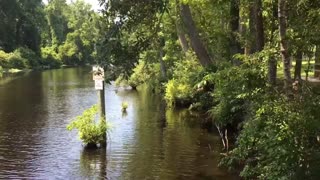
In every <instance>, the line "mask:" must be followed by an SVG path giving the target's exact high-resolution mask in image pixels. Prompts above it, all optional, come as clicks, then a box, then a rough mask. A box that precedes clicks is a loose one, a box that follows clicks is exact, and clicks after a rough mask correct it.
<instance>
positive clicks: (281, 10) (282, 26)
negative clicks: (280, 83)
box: [278, 0, 292, 90]
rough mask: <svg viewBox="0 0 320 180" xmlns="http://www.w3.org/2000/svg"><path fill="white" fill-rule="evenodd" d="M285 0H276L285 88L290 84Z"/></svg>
mask: <svg viewBox="0 0 320 180" xmlns="http://www.w3.org/2000/svg"><path fill="white" fill-rule="evenodd" d="M286 12H287V1H286V0H279V1H278V17H279V35H280V47H281V49H280V52H281V57H282V62H283V71H284V79H285V80H284V85H285V88H286V89H287V90H289V88H290V86H291V81H292V80H291V72H290V66H291V61H290V56H289V53H288V45H287V43H288V42H287V22H286V21H287V15H286V14H287V13H286Z"/></svg>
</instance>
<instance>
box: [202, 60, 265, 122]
mask: <svg viewBox="0 0 320 180" xmlns="http://www.w3.org/2000/svg"><path fill="white" fill-rule="evenodd" d="M256 61H257V60H256ZM260 65H261V64H260ZM260 65H259V64H257V63H255V61H254V62H245V63H243V64H242V65H240V66H231V67H229V68H225V69H224V70H221V71H218V72H217V73H215V74H209V75H207V76H206V77H205V79H210V80H211V81H212V80H213V81H214V85H215V90H214V100H215V101H216V105H215V106H213V107H212V109H211V110H210V111H209V113H210V114H211V116H212V117H213V118H214V119H215V122H216V123H218V124H219V125H221V126H226V125H227V124H237V123H239V122H241V121H242V120H243V118H244V117H245V115H246V110H247V106H248V103H249V101H250V99H252V98H253V97H254V96H255V94H257V93H258V92H260V91H261V90H262V89H263V88H265V87H266V72H265V71H264V70H263V69H261V68H260Z"/></svg>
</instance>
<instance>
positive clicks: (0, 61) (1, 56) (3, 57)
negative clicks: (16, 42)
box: [0, 50, 11, 68]
mask: <svg viewBox="0 0 320 180" xmlns="http://www.w3.org/2000/svg"><path fill="white" fill-rule="evenodd" d="M10 56H11V54H10V53H6V52H4V51H2V50H0V66H2V67H4V68H8V66H9V62H8V61H9V60H8V59H9V57H10Z"/></svg>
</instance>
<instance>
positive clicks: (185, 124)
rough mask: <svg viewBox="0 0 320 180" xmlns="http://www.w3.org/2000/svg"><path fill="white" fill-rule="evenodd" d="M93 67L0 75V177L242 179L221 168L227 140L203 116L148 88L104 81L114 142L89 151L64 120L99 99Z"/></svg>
mask: <svg viewBox="0 0 320 180" xmlns="http://www.w3.org/2000/svg"><path fill="white" fill-rule="evenodd" d="M90 70H91V69H90V68H89V67H88V68H68V69H58V70H48V71H43V72H29V73H25V74H20V75H14V76H9V77H4V78H2V79H0V179H133V180H135V179H137V180H143V179H164V180H166V179H168V180H170V179H188V180H189V179H238V178H237V177H236V176H233V175H230V174H227V173H226V172H225V171H223V170H221V169H219V168H218V167H217V163H218V159H219V151H220V150H221V143H220V140H219V137H218V135H217V133H216V132H210V133H209V132H208V130H207V129H205V128H201V123H199V122H201V120H202V118H201V117H199V116H197V115H196V114H190V113H189V112H188V111H187V110H166V109H165V108H164V106H163V103H161V99H160V98H159V96H157V95H155V94H152V93H149V92H148V91H147V90H146V89H145V88H141V89H139V90H138V91H130V90H127V89H122V88H120V89H117V88H115V87H114V86H112V85H107V86H106V90H105V91H106V114H107V119H108V121H110V122H111V124H112V129H111V132H110V133H109V135H108V136H109V139H108V145H107V146H108V147H107V149H106V150H105V149H98V150H85V149H84V148H83V146H82V144H81V141H80V140H79V139H78V136H77V132H76V131H71V132H70V131H67V130H66V125H67V124H68V123H69V122H71V121H72V119H73V118H74V117H76V116H77V115H80V114H81V113H82V111H83V110H85V109H86V108H89V107H90V106H92V105H93V104H95V103H97V101H98V98H97V92H96V91H95V90H94V88H93V86H94V84H93V81H92V75H91V73H90ZM124 101H126V102H128V103H129V107H128V110H127V114H123V113H122V111H121V103H122V102H124Z"/></svg>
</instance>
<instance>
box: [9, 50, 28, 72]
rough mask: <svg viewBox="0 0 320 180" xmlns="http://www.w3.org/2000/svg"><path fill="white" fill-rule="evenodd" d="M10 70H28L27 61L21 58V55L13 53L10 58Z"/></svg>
mask: <svg viewBox="0 0 320 180" xmlns="http://www.w3.org/2000/svg"><path fill="white" fill-rule="evenodd" d="M8 66H9V68H17V69H25V68H27V59H25V58H23V57H21V56H20V54H19V53H12V54H11V55H10V56H9V58H8Z"/></svg>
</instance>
